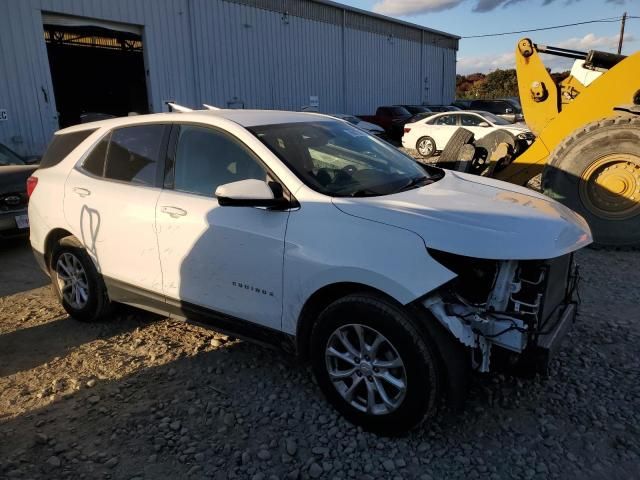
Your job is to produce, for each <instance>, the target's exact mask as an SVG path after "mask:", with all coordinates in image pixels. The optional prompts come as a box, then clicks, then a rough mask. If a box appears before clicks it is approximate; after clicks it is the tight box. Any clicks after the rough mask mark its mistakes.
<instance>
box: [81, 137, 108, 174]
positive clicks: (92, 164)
mask: <svg viewBox="0 0 640 480" xmlns="http://www.w3.org/2000/svg"><path fill="white" fill-rule="evenodd" d="M109 137H110V136H109V135H107V136H106V137H105V138H103V139H102V140H100V142H98V144H97V145H96V146H95V147H93V150H91V152H89V155H87V157H86V158H85V159H84V162H83V163H82V168H83V169H84V170H86V171H87V172H89V173H91V174H92V175H95V176H97V177H102V176H103V175H104V160H105V158H106V156H107V146H108V145H109Z"/></svg>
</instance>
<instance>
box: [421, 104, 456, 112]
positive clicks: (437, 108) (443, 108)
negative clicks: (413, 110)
mask: <svg viewBox="0 0 640 480" xmlns="http://www.w3.org/2000/svg"><path fill="white" fill-rule="evenodd" d="M425 106H426V107H427V108H428V109H429V110H431V111H432V112H457V111H459V110H462V109H461V108H460V107H456V106H455V105H425Z"/></svg>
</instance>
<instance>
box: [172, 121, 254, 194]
mask: <svg viewBox="0 0 640 480" xmlns="http://www.w3.org/2000/svg"><path fill="white" fill-rule="evenodd" d="M174 169H175V171H174V188H175V190H179V191H182V192H188V193H196V194H199V195H205V196H208V197H213V196H214V193H215V191H216V189H217V188H218V186H220V185H224V184H226V183H231V182H237V181H240V180H247V179H257V180H265V181H266V180H267V172H266V171H265V169H264V168H263V167H262V165H260V163H258V161H257V160H256V159H255V158H254V157H253V155H252V154H251V153H250V152H249V151H248V150H247V148H246V147H245V146H244V145H242V144H240V142H238V141H236V140H234V139H233V138H231V137H229V136H228V135H225V134H223V133H221V132H218V131H216V130H213V129H209V128H205V127H197V126H182V127H180V133H179V136H178V143H177V147H176V154H175V167H174Z"/></svg>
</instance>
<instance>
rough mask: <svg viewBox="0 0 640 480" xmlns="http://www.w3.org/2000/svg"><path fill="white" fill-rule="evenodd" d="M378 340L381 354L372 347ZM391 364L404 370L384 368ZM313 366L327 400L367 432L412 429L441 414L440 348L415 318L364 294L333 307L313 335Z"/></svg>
mask: <svg viewBox="0 0 640 480" xmlns="http://www.w3.org/2000/svg"><path fill="white" fill-rule="evenodd" d="M358 332H362V338H364V343H365V345H366V346H365V347H363V346H362V344H361V343H360V341H359V338H360V337H359V336H358ZM343 337H344V338H346V339H347V341H348V342H349V343H350V344H351V348H348V346H347V344H346V343H344V341H343V340H342V338H343ZM376 339H378V340H377V341H378V342H379V346H378V347H377V349H375V350H373V349H369V347H371V346H372V344H375V343H376ZM336 351H338V352H339V354H341V355H342V356H338V354H335V352H336ZM344 358H347V360H345V359H344ZM384 362H387V364H388V365H391V364H392V363H390V362H393V365H399V366H397V367H393V368H392V367H388V368H384V367H383V365H384ZM311 363H312V368H313V372H314V375H315V377H316V379H317V381H318V385H319V386H320V388H321V390H322V392H323V393H324V394H325V396H326V398H327V400H328V401H329V402H330V403H331V404H332V405H333V406H334V407H335V408H336V409H337V410H338V411H339V412H340V413H341V414H342V415H343V416H344V417H345V418H346V419H347V420H349V421H350V422H352V423H354V424H355V425H359V426H361V427H362V428H364V429H365V430H369V431H373V432H377V433H381V434H397V433H401V432H405V431H407V430H410V429H412V428H415V427H417V426H418V425H420V424H421V423H422V422H423V421H424V420H425V419H426V418H428V417H429V416H431V415H432V414H433V413H434V412H435V410H436V405H437V402H438V400H439V397H440V385H441V378H442V372H441V364H440V362H439V358H438V356H437V350H436V348H435V347H434V346H433V345H432V344H431V341H430V339H429V338H427V337H426V335H425V334H423V333H420V332H419V330H418V329H417V328H416V327H415V326H414V324H413V323H412V321H411V319H410V317H409V316H408V314H407V313H406V312H405V311H403V310H402V309H401V308H400V307H398V306H396V305H394V304H393V303H391V302H389V301H387V300H386V299H383V298H380V297H377V296H375V295H371V294H365V293H363V294H354V295H349V296H347V297H344V298H342V299H339V300H337V301H335V302H334V303H332V304H331V305H329V306H328V307H327V308H326V309H325V310H324V311H323V312H322V313H321V314H320V316H319V318H318V321H317V322H316V324H315V325H314V327H313V330H312V333H311ZM345 372H346V373H345ZM347 373H348V374H347ZM342 374H344V375H345V376H341V375H342ZM338 377H339V378H338ZM387 379H388V380H387ZM380 385H382V388H380V387H379V386H380ZM351 389H352V391H351V392H350V390H351ZM371 390H373V391H374V392H373V393H370V392H371ZM370 395H371V396H370Z"/></svg>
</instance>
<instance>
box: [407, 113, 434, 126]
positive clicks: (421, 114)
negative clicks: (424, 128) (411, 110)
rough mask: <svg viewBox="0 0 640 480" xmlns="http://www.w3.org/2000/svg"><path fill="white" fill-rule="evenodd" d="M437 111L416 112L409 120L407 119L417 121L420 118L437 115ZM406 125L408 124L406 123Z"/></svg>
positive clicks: (411, 121)
mask: <svg viewBox="0 0 640 480" xmlns="http://www.w3.org/2000/svg"><path fill="white" fill-rule="evenodd" d="M436 113H437V112H424V113H417V114H415V115H414V116H413V117H411V118H410V119H409V120H407V123H414V122H417V121H418V120H422V119H424V118H427V117H430V116H431V115H435V114H436ZM405 125H406V124H405Z"/></svg>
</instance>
